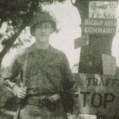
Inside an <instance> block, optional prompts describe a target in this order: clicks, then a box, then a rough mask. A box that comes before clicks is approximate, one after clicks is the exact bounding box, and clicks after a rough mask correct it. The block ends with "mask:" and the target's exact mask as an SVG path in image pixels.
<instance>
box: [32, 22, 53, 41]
mask: <svg viewBox="0 0 119 119" xmlns="http://www.w3.org/2000/svg"><path fill="white" fill-rule="evenodd" d="M53 31H54V29H53V26H52V23H51V22H41V23H39V24H37V26H36V27H35V31H34V36H35V38H36V40H38V41H39V42H46V40H49V37H50V35H51V34H52V33H53Z"/></svg>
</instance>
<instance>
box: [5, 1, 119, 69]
mask: <svg viewBox="0 0 119 119" xmlns="http://www.w3.org/2000/svg"><path fill="white" fill-rule="evenodd" d="M42 7H43V9H45V10H48V11H50V12H52V14H53V15H54V16H55V18H56V21H57V26H58V29H59V32H58V33H54V34H53V35H52V36H51V38H50V43H51V45H52V46H53V47H55V48H57V49H59V50H61V51H63V52H64V53H65V54H66V56H67V58H68V60H69V63H70V67H72V66H73V65H74V64H76V63H78V62H79V57H80V48H78V49H74V40H75V39H76V38H79V37H81V28H80V23H81V20H80V15H79V12H78V10H77V8H76V7H75V6H73V5H72V4H71V1H70V0H67V1H66V2H63V3H59V2H56V3H54V4H51V5H43V6H42ZM117 13H119V10H118V12H117ZM117 16H119V15H118V14H117ZM118 18H119V17H118ZM117 21H118V25H117V31H116V34H115V37H114V40H113V45H112V55H113V56H115V57H116V59H117V65H118V66H119V53H118V50H119V28H118V27H119V19H118V20H117ZM28 34H29V33H28ZM28 36H29V35H28ZM23 37H24V38H26V37H27V35H26V34H25V35H24V36H23ZM17 53H18V51H17V50H12V52H11V53H9V54H8V55H6V57H5V58H4V60H3V65H4V66H8V65H9V64H10V61H12V59H13V58H14V55H15V54H17ZM8 59H9V60H8Z"/></svg>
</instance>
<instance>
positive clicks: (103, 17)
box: [84, 1, 117, 35]
mask: <svg viewBox="0 0 119 119" xmlns="http://www.w3.org/2000/svg"><path fill="white" fill-rule="evenodd" d="M116 9H117V2H115V1H89V14H88V18H87V19H85V23H84V26H85V28H84V32H85V33H87V34H111V35H114V34H115V32H116Z"/></svg>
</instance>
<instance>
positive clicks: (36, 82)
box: [10, 45, 77, 119]
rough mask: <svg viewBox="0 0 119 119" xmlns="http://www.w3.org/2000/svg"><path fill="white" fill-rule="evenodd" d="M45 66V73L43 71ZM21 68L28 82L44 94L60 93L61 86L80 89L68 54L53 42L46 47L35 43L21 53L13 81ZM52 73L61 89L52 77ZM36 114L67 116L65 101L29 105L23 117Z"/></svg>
mask: <svg viewBox="0 0 119 119" xmlns="http://www.w3.org/2000/svg"><path fill="white" fill-rule="evenodd" d="M42 69H43V72H45V74H43V73H42V71H41V70H42ZM21 71H23V80H24V82H25V86H27V88H28V89H38V91H39V92H40V94H41V95H45V94H55V93H58V89H59V90H63V91H70V92H71V93H72V94H74V93H75V92H76V91H77V88H76V85H75V82H74V79H73V75H72V73H71V71H70V68H69V64H68V60H67V58H66V56H65V54H64V53H63V52H61V51H59V50H57V49H55V48H53V47H51V46H50V47H49V48H48V49H46V50H43V49H37V48H36V47H35V45H32V46H31V47H30V48H28V49H27V50H26V51H25V52H24V53H23V54H22V55H19V56H18V57H17V58H16V60H15V62H14V63H13V67H12V70H11V76H10V78H11V79H12V81H14V82H15V81H16V77H17V76H18V75H19V74H20V72H21ZM46 75H47V76H46ZM49 77H50V79H52V80H53V82H54V83H55V85H56V87H57V89H56V87H54V85H52V83H51V82H50V81H49V80H48V78H49ZM75 109H76V108H75V107H74V110H75ZM36 110H37V111H36ZM75 111H76V110H75ZM36 112H37V113H38V114H36ZM25 116H26V117H25ZM34 116H36V117H40V118H39V119H49V118H50V119H66V118H67V116H66V113H65V111H64V109H63V105H62V103H61V102H60V103H58V104H56V105H52V106H50V107H40V108H39V107H36V106H33V105H27V106H25V107H24V108H23V109H22V110H21V119H27V118H28V119H34Z"/></svg>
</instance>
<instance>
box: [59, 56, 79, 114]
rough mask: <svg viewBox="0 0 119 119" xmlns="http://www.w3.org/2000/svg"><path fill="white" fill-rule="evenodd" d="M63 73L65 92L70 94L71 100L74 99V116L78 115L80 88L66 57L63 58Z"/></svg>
mask: <svg viewBox="0 0 119 119" xmlns="http://www.w3.org/2000/svg"><path fill="white" fill-rule="evenodd" d="M61 71H62V75H63V90H64V91H65V92H70V94H71V96H72V97H71V98H72V99H73V103H74V104H73V110H72V113H73V114H78V112H79V106H78V86H77V83H76V81H75V79H74V76H73V74H72V72H71V70H70V66H69V62H68V60H67V58H66V56H65V55H63V58H62V64H61Z"/></svg>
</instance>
